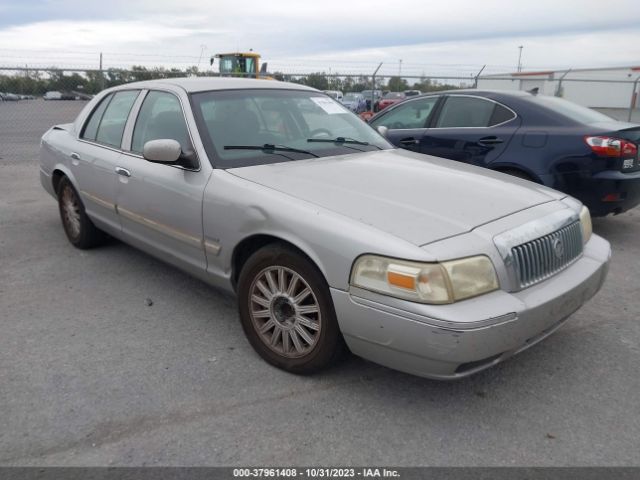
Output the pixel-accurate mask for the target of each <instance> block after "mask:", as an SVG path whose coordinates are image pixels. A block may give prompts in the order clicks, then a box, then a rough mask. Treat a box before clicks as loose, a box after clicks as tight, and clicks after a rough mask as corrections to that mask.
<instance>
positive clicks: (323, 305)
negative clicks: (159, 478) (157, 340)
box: [40, 78, 611, 379]
mask: <svg viewBox="0 0 640 480" xmlns="http://www.w3.org/2000/svg"><path fill="white" fill-rule="evenodd" d="M40 178H41V181H42V185H43V186H44V188H45V189H46V190H47V191H48V192H49V193H50V194H51V195H53V196H54V197H55V198H56V199H57V201H58V204H59V211H60V216H61V220H62V225H63V227H64V231H65V232H66V235H67V237H68V239H69V241H70V242H71V243H72V244H73V245H74V246H76V247H78V248H83V249H84V248H90V247H94V246H97V245H99V244H100V243H101V242H102V241H103V240H104V238H105V236H106V235H107V234H108V235H111V236H113V237H116V238H119V239H121V240H123V241H125V242H127V243H129V244H131V245H133V246H135V247H138V248H140V249H142V250H144V251H145V252H148V253H151V254H153V255H155V256H157V257H159V258H161V259H162V260H164V261H166V262H169V263H171V264H173V265H175V266H177V267H179V268H181V269H184V270H186V271H187V272H190V273H191V274H193V275H195V276H197V277H198V278H200V279H202V280H204V281H205V282H207V283H209V284H211V285H213V286H215V287H218V288H222V289H224V290H227V291H230V292H235V294H236V295H237V298H238V307H239V313H240V321H241V323H242V326H243V329H244V331H245V333H246V335H247V338H248V340H249V342H250V343H251V345H252V346H253V347H254V349H255V350H256V351H257V352H258V354H260V355H261V356H262V357H263V358H264V359H265V360H267V361H268V362H270V363H272V364H273V365H276V366H278V367H280V368H283V369H285V370H287V371H290V372H296V373H310V372H314V371H317V370H319V369H321V368H324V367H327V366H328V365H330V364H332V363H334V362H335V361H336V360H338V359H339V358H340V357H341V356H342V354H343V353H345V352H346V351H347V350H350V351H351V352H353V353H355V354H356V355H360V356H362V357H364V358H366V359H369V360H371V361H374V362H377V363H379V364H382V365H386V366H389V367H391V368H395V369H398V370H402V371H405V372H410V373H413V374H416V375H421V376H425V377H431V378H436V379H453V378H460V377H464V376H467V375H470V374H472V373H475V372H478V371H480V370H482V369H484V368H487V367H489V366H491V365H494V364H496V363H498V362H500V361H502V360H505V359H506V358H508V357H510V356H512V355H514V354H516V353H518V352H520V351H522V350H524V349H526V348H528V347H530V346H532V345H533V344H535V343H536V342H538V341H540V340H541V339H543V338H545V337H546V336H548V335H549V334H551V333H552V332H553V331H555V330H556V329H557V328H559V327H560V326H561V325H562V324H563V322H564V321H565V320H566V319H567V317H569V315H571V314H572V313H573V312H574V311H576V310H577V309H578V308H579V307H580V306H581V305H582V304H583V303H584V302H586V301H587V300H588V299H590V298H591V297H592V296H593V295H594V294H595V293H596V292H597V291H598V289H599V288H600V286H601V285H602V283H603V281H604V279H605V276H606V272H607V266H608V262H609V258H610V254H611V252H610V247H609V244H608V243H607V242H606V241H605V240H603V239H602V238H600V237H598V236H597V235H594V234H592V231H591V221H590V216H589V212H588V210H587V209H586V208H584V207H583V206H582V205H581V204H580V203H579V202H577V201H576V200H574V199H572V198H570V197H567V196H566V195H564V194H562V193H559V192H557V191H554V190H550V189H547V188H545V187H543V186H540V185H537V184H533V183H531V182H527V181H523V180H519V179H516V178H513V177H510V176H507V175H503V174H500V173H496V172H491V171H488V170H485V169H480V168H476V167H473V166H469V165H464V164H460V163H454V162H450V161H448V160H442V159H439V158H435V157H428V156H424V155H420V154H415V153H412V152H408V151H405V150H396V149H394V148H393V147H392V146H391V145H390V144H389V143H388V142H387V141H386V140H385V139H384V138H383V136H381V135H380V134H379V133H378V132H376V131H374V130H373V129H372V128H370V127H369V126H368V125H367V124H365V123H364V122H362V121H361V120H360V119H359V118H358V117H357V116H356V115H354V114H353V113H351V112H349V111H348V110H347V109H346V108H344V107H343V106H342V105H340V104H339V103H337V102H335V101H334V100H332V99H330V98H327V96H326V95H324V94H322V93H321V92H318V91H316V90H314V89H311V88H308V87H304V86H300V85H294V84H288V83H282V82H275V81H266V80H250V79H234V78H208V79H207V78H189V79H167V80H155V81H149V82H141V83H132V84H128V85H123V86H120V87H116V88H112V89H109V90H106V91H104V92H102V93H101V94H99V95H97V96H96V97H95V98H94V99H93V100H92V101H91V102H89V104H88V105H87V106H86V108H85V109H84V110H83V111H82V112H81V113H80V115H79V116H78V118H77V119H76V121H75V122H74V123H72V124H65V125H57V126H54V127H52V128H51V129H50V130H49V131H48V132H46V133H45V135H44V136H43V138H42V146H41V167H40ZM96 275H99V273H98V272H96Z"/></svg>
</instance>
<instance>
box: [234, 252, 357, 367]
mask: <svg viewBox="0 0 640 480" xmlns="http://www.w3.org/2000/svg"><path fill="white" fill-rule="evenodd" d="M238 306H239V310H240V320H241V322H242V327H243V329H244V332H245V334H246V336H247V338H248V340H249V342H250V343H251V345H252V346H253V348H254V349H255V350H256V352H257V353H258V354H259V355H260V356H261V357H262V358H263V359H265V360H266V361H267V362H269V363H271V364H272V365H275V366H277V367H279V368H281V369H283V370H287V371H289V372H292V373H299V374H309V373H313V372H315V371H318V370H321V369H323V368H326V367H328V366H329V365H331V364H332V363H334V362H336V361H337V360H338V359H339V358H341V357H342V354H343V353H344V351H345V348H346V347H345V345H344V340H343V339H342V334H341V333H340V330H339V328H338V322H337V320H336V314H335V311H334V308H333V302H332V301H331V296H330V293H329V288H328V286H327V284H326V282H325V280H324V277H323V276H322V274H321V273H320V272H319V271H318V269H317V268H316V267H315V265H313V264H312V263H311V262H310V261H309V260H307V259H306V258H305V257H303V256H302V255H301V254H299V253H297V252H296V251H294V250H293V249H289V248H286V247H283V246H278V245H270V246H267V247H264V248H262V249H260V250H258V251H257V252H255V253H254V254H253V255H252V256H251V257H250V258H249V259H248V260H247V262H246V263H245V265H244V267H243V268H242V271H241V273H240V278H239V279H238Z"/></svg>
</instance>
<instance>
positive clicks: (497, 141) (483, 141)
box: [478, 136, 504, 146]
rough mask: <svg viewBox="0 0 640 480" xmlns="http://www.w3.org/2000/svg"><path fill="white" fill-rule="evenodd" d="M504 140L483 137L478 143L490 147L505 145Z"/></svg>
mask: <svg viewBox="0 0 640 480" xmlns="http://www.w3.org/2000/svg"><path fill="white" fill-rule="evenodd" d="M503 142H504V140H502V139H501V138H498V137H493V136H492V137H482V138H481V139H480V140H478V143H479V144H480V145H485V146H490V145H499V144H501V143H503Z"/></svg>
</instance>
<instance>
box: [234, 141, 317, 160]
mask: <svg viewBox="0 0 640 480" xmlns="http://www.w3.org/2000/svg"><path fill="white" fill-rule="evenodd" d="M224 149H225V150H260V151H262V152H264V153H275V152H293V153H305V154H307V155H311V156H313V157H316V158H320V156H319V155H316V154H315V153H313V152H310V151H308V150H301V149H299V148H292V147H287V146H284V145H282V146H278V145H271V144H269V143H265V144H264V145H225V146H224Z"/></svg>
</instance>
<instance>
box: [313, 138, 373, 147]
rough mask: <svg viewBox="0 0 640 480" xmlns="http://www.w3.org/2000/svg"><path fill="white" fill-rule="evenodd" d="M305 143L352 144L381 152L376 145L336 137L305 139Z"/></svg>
mask: <svg viewBox="0 0 640 480" xmlns="http://www.w3.org/2000/svg"><path fill="white" fill-rule="evenodd" d="M307 142H323V143H337V144H347V143H349V144H353V145H364V146H371V147H376V148H377V149H378V150H382V148H380V147H379V146H378V145H375V144H373V143H369V142H363V141H361V140H354V139H353V138H346V137H336V138H307Z"/></svg>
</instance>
